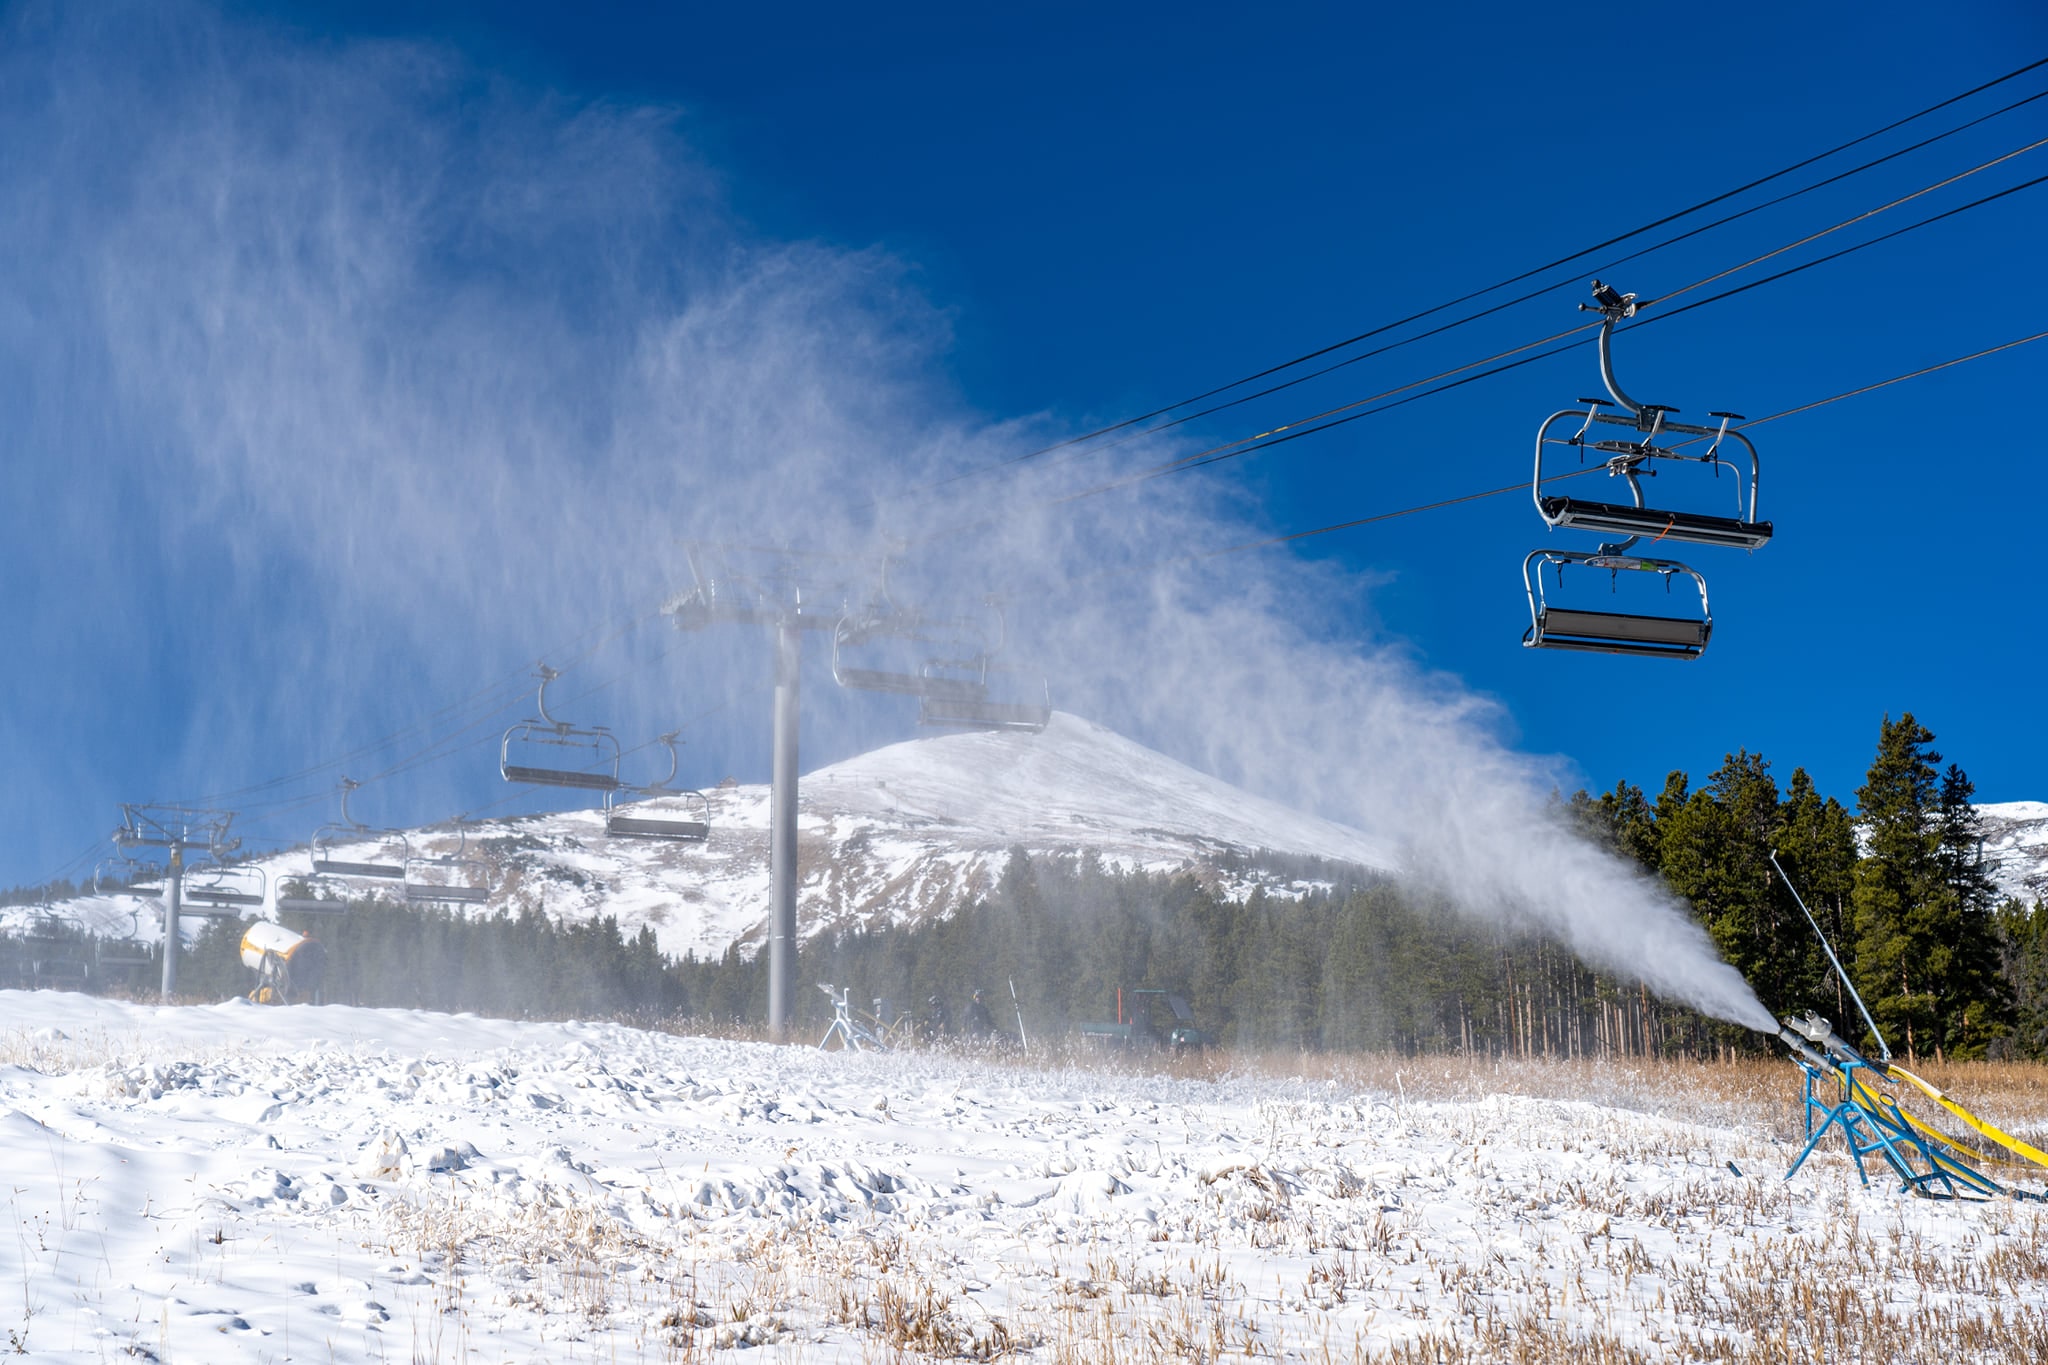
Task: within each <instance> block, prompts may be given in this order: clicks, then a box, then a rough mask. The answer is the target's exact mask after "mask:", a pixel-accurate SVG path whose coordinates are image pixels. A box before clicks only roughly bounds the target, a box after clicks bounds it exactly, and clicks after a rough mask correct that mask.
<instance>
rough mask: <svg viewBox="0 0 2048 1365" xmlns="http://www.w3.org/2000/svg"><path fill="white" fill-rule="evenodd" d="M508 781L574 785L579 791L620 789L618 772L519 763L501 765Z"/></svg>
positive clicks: (543, 785)
mask: <svg viewBox="0 0 2048 1365" xmlns="http://www.w3.org/2000/svg"><path fill="white" fill-rule="evenodd" d="M500 771H502V772H503V773H504V776H505V780H506V781H507V782H520V783H525V784H527V785H529V786H535V787H574V788H576V789H577V790H579V791H592V792H614V791H617V790H618V789H619V778H618V774H617V773H594V772H582V771H578V770H577V769H574V768H533V767H527V766H525V765H522V764H518V763H506V764H502V765H500Z"/></svg>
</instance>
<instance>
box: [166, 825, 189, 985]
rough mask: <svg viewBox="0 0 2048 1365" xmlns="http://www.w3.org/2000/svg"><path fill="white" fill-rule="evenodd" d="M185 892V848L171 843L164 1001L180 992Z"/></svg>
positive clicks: (167, 894)
mask: <svg viewBox="0 0 2048 1365" xmlns="http://www.w3.org/2000/svg"><path fill="white" fill-rule="evenodd" d="M184 893H185V848H184V845H182V844H172V845H171V875H170V885H169V886H168V887H166V888H165V894H164V990H163V1001H164V1003H165V1004H166V1005H168V1004H170V1003H171V997H172V996H174V995H176V994H177V993H178V910H179V908H180V906H181V905H182V904H183V897H184Z"/></svg>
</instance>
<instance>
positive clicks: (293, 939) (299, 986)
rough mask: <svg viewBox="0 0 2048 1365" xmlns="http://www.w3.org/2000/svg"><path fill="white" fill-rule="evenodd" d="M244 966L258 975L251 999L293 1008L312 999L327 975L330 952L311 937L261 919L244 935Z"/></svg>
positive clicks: (265, 1003) (260, 1002) (250, 995)
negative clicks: (298, 999) (301, 999)
mask: <svg viewBox="0 0 2048 1365" xmlns="http://www.w3.org/2000/svg"><path fill="white" fill-rule="evenodd" d="M242 964H243V965H244V966H246V967H248V968H250V969H251V970H252V971H254V972H255V973H256V989H255V990H253V991H251V992H249V998H250V999H251V1000H254V1001H255V1002H256V1003H257V1004H259V1005H289V1004H290V1003H291V1002H292V997H293V996H294V995H298V996H300V997H305V996H310V995H312V994H313V993H314V992H316V991H318V990H319V989H320V979H321V978H322V977H323V976H325V975H326V974H327V949H326V947H325V946H324V945H323V944H322V943H321V942H320V940H319V939H316V938H314V937H313V936H312V935H311V934H302V933H299V932H298V931H297V930H295V929H287V928H285V927H284V926H283V925H282V924H279V923H277V922H276V921H275V920H267V919H260V920H257V921H256V922H255V923H254V924H252V925H250V926H249V929H248V932H246V933H244V934H243V935H242Z"/></svg>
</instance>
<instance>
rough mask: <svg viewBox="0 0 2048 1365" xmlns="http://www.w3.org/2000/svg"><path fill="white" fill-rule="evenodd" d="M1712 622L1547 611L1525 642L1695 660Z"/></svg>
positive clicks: (1537, 646) (1535, 645)
mask: <svg viewBox="0 0 2048 1365" xmlns="http://www.w3.org/2000/svg"><path fill="white" fill-rule="evenodd" d="M1713 629H1714V623H1713V622H1712V621H1710V620H1700V619H1699V618H1697V617H1692V618H1686V617H1672V616H1638V615H1634V614H1631V613H1627V612H1617V611H1582V610H1579V609H1577V608H1562V607H1544V608H1543V609H1542V610H1540V611H1539V612H1538V613H1537V614H1536V625H1535V627H1534V629H1533V630H1532V631H1531V632H1530V633H1529V634H1528V635H1526V636H1524V637H1523V643H1524V644H1526V645H1528V646H1530V647H1531V648H1534V649H1578V650H1588V651H1591V652H1594V653H1600V654H1639V655H1644V656H1647V657H1651V658H1666V659H1697V658H1698V657H1699V656H1700V655H1701V654H1702V653H1704V652H1705V650H1706V648H1707V639H1708V637H1709V636H1710V635H1711V634H1712V633H1713Z"/></svg>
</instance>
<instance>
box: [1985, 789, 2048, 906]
mask: <svg viewBox="0 0 2048 1365" xmlns="http://www.w3.org/2000/svg"><path fill="white" fill-rule="evenodd" d="M1977 814H1979V815H1981V816H1982V817H1984V857H1985V860H1986V861H1988V862H1990V863H1991V864H1992V870H1991V875H1992V878H1993V880H1995V881H1996V882H1997V883H1998V889H1999V890H2000V891H2001V892H2003V893H2004V894H2006V895H2008V896H2018V897H2019V898H2020V899H2021V900H2023V901H2025V902H2026V903H2027V904H2029V905H2032V904H2033V903H2034V902H2036V901H2041V900H2048V801H2001V802H1996V803H1994V804H1991V805H1984V806H1979V807H1977Z"/></svg>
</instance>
